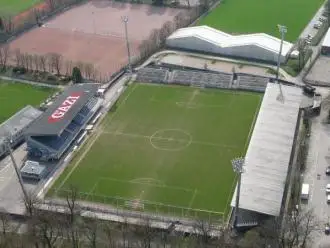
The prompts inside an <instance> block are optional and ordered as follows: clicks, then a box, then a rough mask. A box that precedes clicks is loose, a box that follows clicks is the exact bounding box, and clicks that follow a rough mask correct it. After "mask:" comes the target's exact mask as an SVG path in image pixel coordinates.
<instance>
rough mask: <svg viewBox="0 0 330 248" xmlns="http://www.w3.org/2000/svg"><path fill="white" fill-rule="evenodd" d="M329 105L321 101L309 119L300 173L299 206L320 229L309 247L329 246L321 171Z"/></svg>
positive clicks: (329, 155)
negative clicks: (303, 186)
mask: <svg viewBox="0 0 330 248" xmlns="http://www.w3.org/2000/svg"><path fill="white" fill-rule="evenodd" d="M318 91H319V92H320V91H321V93H322V96H323V99H325V98H326V96H328V95H329V90H328V89H318ZM327 105H328V106H327ZM329 107H330V103H327V102H325V103H324V105H323V109H322V111H321V114H320V116H317V117H314V118H313V119H312V126H311V134H310V140H309V152H308V156H307V161H306V171H305V173H304V175H302V176H303V182H304V183H307V184H309V185H310V196H309V200H308V202H307V203H305V204H303V205H302V207H304V208H308V209H314V212H315V215H316V216H317V218H318V219H319V221H320V231H319V232H317V233H315V234H314V235H315V236H314V240H313V245H312V246H311V247H315V248H316V247H330V235H329V236H327V235H325V233H324V228H325V224H326V223H327V222H330V204H327V194H326V190H325V189H326V185H327V184H328V183H330V176H327V175H326V174H325V171H326V168H327V167H328V166H330V124H328V123H327V117H328V109H329ZM318 175H319V176H318Z"/></svg>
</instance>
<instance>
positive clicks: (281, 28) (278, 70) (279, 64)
mask: <svg viewBox="0 0 330 248" xmlns="http://www.w3.org/2000/svg"><path fill="white" fill-rule="evenodd" d="M277 27H278V29H279V31H280V33H281V44H280V51H279V53H278V57H277V69H276V82H277V83H278V85H279V88H280V94H279V96H278V97H277V98H278V99H279V100H281V101H283V100H284V99H283V92H282V87H281V84H280V83H279V81H278V78H279V74H280V66H281V56H282V49H283V41H284V36H285V34H286V32H287V31H288V29H287V27H286V26H284V25H277Z"/></svg>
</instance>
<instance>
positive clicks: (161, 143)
mask: <svg viewBox="0 0 330 248" xmlns="http://www.w3.org/2000/svg"><path fill="white" fill-rule="evenodd" d="M191 142H192V137H191V135H190V134H189V133H188V132H186V131H184V130H181V129H161V130H158V131H156V132H155V133H154V134H153V135H151V137H150V144H151V145H152V147H153V148H155V149H158V150H163V151H181V150H182V149H184V148H186V147H188V146H189V145H190V144H191Z"/></svg>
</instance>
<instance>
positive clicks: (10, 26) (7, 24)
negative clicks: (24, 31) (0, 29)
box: [2, 15, 14, 34]
mask: <svg viewBox="0 0 330 248" xmlns="http://www.w3.org/2000/svg"><path fill="white" fill-rule="evenodd" d="M2 22H3V26H4V30H5V32H6V33H8V34H9V33H11V32H13V31H14V22H13V17H12V16H11V15H7V16H4V17H3V18H2Z"/></svg>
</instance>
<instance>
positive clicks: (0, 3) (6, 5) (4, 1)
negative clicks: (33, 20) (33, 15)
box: [0, 0, 42, 15]
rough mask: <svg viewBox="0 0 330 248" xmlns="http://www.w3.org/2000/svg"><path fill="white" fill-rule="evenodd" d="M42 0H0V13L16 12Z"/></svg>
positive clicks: (12, 13)
mask: <svg viewBox="0 0 330 248" xmlns="http://www.w3.org/2000/svg"><path fill="white" fill-rule="evenodd" d="M40 2H42V0H0V14H11V15H14V14H18V13H20V12H22V11H24V10H28V9H29V8H31V7H32V6H33V5H35V4H37V3H40Z"/></svg>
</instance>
